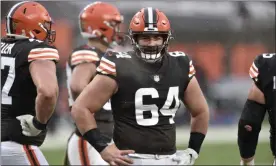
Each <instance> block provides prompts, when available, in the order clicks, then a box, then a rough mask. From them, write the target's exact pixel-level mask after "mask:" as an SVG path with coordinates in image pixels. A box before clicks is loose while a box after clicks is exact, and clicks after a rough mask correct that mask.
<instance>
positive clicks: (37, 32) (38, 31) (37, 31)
mask: <svg viewBox="0 0 276 166" xmlns="http://www.w3.org/2000/svg"><path fill="white" fill-rule="evenodd" d="M33 31H34V32H35V33H36V34H39V33H40V32H41V31H40V30H37V29H34V30H33Z"/></svg>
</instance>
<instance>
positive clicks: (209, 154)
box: [43, 143, 273, 165]
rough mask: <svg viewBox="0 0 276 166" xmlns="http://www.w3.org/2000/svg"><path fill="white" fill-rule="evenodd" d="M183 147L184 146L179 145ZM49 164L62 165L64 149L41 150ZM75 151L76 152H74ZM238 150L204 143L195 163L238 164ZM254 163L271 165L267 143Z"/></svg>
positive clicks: (271, 160)
mask: <svg viewBox="0 0 276 166" xmlns="http://www.w3.org/2000/svg"><path fill="white" fill-rule="evenodd" d="M179 149H185V146H182V147H179ZM43 153H44V155H45V156H46V158H47V160H48V162H49V164H50V165H62V164H63V160H64V155H65V150H64V149H56V150H43ZM76 153H77V152H76ZM239 161H240V158H239V150H238V146H237V144H212V145H211V144H206V145H203V147H202V149H201V153H200V157H199V159H198V160H197V161H196V165H239ZM255 163H256V165H271V164H272V163H273V157H272V155H271V151H270V147H269V143H259V144H258V147H257V151H256V159H255Z"/></svg>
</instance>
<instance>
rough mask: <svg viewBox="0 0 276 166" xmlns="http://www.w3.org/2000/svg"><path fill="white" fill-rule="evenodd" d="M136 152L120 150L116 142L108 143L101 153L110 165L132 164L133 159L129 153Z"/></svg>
mask: <svg viewBox="0 0 276 166" xmlns="http://www.w3.org/2000/svg"><path fill="white" fill-rule="evenodd" d="M131 153H134V151H133V150H119V149H118V148H117V147H116V145H115V144H111V145H108V146H107V147H106V148H105V149H104V150H103V151H102V152H101V153H100V154H101V156H102V158H103V159H104V160H105V161H106V162H107V163H109V164H110V165H131V164H133V161H132V159H130V158H128V157H127V155H128V154H131Z"/></svg>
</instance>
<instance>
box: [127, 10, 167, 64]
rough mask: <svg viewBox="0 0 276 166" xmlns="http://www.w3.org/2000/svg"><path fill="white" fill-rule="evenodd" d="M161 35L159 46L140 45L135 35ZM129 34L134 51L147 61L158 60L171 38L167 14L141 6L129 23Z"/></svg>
mask: <svg viewBox="0 0 276 166" xmlns="http://www.w3.org/2000/svg"><path fill="white" fill-rule="evenodd" d="M154 34H156V35H161V36H163V39H164V42H163V44H162V45H161V46H141V45H139V44H138V41H137V35H154ZM129 36H130V38H131V40H132V45H133V46H134V50H135V51H136V53H138V54H139V55H140V57H141V58H142V59H143V60H145V61H147V62H151V63H153V62H156V61H158V60H160V59H161V58H162V56H163V54H164V52H165V51H167V47H168V43H169V40H170V39H171V26H170V21H169V19H168V18H167V16H166V15H165V14H164V13H163V12H161V11H160V10H159V9H154V8H152V7H147V8H142V9H141V10H140V11H139V12H137V13H136V14H135V15H134V16H133V18H132V20H131V21H130V25H129Z"/></svg>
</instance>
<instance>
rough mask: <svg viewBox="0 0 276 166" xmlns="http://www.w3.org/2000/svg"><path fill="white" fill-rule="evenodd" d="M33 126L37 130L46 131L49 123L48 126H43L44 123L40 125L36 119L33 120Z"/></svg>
mask: <svg viewBox="0 0 276 166" xmlns="http://www.w3.org/2000/svg"><path fill="white" fill-rule="evenodd" d="M33 125H34V127H35V128H37V129H38V130H46V127H47V123H46V124H43V123H40V122H39V121H38V120H37V118H36V117H34V118H33Z"/></svg>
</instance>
